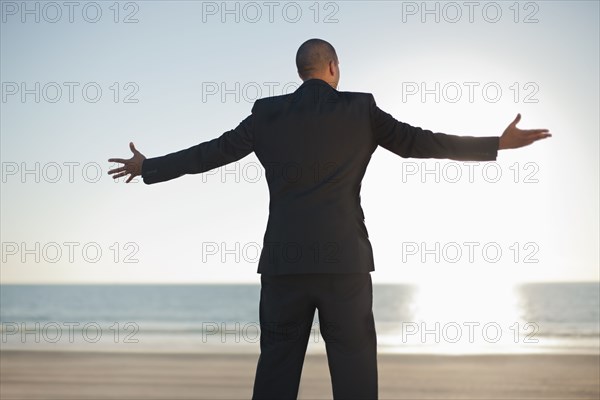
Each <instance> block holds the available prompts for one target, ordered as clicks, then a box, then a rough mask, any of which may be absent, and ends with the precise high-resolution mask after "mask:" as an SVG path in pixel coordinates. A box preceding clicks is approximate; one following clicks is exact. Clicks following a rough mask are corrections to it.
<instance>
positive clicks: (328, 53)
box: [296, 39, 338, 79]
mask: <svg viewBox="0 0 600 400" xmlns="http://www.w3.org/2000/svg"><path fill="white" fill-rule="evenodd" d="M330 61H335V62H338V58H337V54H336V52H335V49H334V48H333V46H332V45H331V44H330V43H329V42H326V41H325V40H322V39H309V40H307V41H306V42H304V43H302V45H301V46H300V48H299V49H298V52H297V53H296V67H297V68H298V74H299V75H300V77H301V78H302V79H306V78H308V77H310V76H311V75H312V74H313V73H314V72H316V71H320V70H322V69H323V68H325V67H326V66H327V65H328V64H329V62H330Z"/></svg>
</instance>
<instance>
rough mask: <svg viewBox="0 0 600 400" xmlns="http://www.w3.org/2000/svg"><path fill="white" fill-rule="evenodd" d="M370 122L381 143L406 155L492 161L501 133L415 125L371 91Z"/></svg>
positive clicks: (398, 153) (495, 154)
mask: <svg viewBox="0 0 600 400" xmlns="http://www.w3.org/2000/svg"><path fill="white" fill-rule="evenodd" d="M369 97H370V99H369V101H370V105H369V107H370V114H371V126H372V129H373V132H374V134H375V140H376V141H377V144H378V145H379V146H382V147H384V148H386V149H387V150H389V151H391V152H392V153H395V154H397V155H399V156H400V157H404V158H409V157H410V158H447V159H451V160H458V161H493V160H495V159H496V157H497V156H498V142H499V137H498V136H488V137H473V136H456V135H448V134H445V133H433V132H431V131H428V130H425V129H421V128H419V127H414V126H411V125H409V124H406V123H404V122H400V121H398V120H396V119H395V118H394V117H392V116H391V115H390V114H388V113H386V112H385V111H382V110H381V109H380V108H379V107H377V105H376V104H375V98H374V97H373V95H369Z"/></svg>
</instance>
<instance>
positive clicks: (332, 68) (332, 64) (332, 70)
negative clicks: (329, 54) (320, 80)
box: [329, 60, 335, 76]
mask: <svg viewBox="0 0 600 400" xmlns="http://www.w3.org/2000/svg"><path fill="white" fill-rule="evenodd" d="M329 73H330V74H331V76H335V61H334V60H331V61H329Z"/></svg>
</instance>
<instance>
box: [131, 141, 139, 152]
mask: <svg viewBox="0 0 600 400" xmlns="http://www.w3.org/2000/svg"><path fill="white" fill-rule="evenodd" d="M129 150H131V152H132V153H133V154H140V152H139V151H138V150H137V149H136V148H135V145H134V144H133V142H129Z"/></svg>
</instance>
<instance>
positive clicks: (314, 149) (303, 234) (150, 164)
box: [142, 79, 499, 275]
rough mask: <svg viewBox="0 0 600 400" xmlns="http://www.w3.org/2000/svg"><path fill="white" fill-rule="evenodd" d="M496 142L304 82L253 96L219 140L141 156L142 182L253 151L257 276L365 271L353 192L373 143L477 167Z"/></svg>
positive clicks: (367, 252)
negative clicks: (260, 204)
mask: <svg viewBox="0 0 600 400" xmlns="http://www.w3.org/2000/svg"><path fill="white" fill-rule="evenodd" d="M498 140H499V138H498V137H469V136H455V135H447V134H444V133H433V132H431V131H428V130H424V129H421V128H418V127H413V126H410V125H408V124H406V123H403V122H400V121H397V120H396V119H394V118H393V117H392V116H391V115H390V114H388V113H386V112H384V111H382V110H381V109H379V107H377V105H376V104H375V99H374V98H373V95H372V94H370V93H354V92H339V91H337V90H335V89H334V88H333V87H331V86H330V85H329V84H327V83H326V82H325V81H323V80H320V79H310V80H307V81H305V82H304V83H303V84H302V85H301V86H300V87H299V88H298V89H297V90H296V91H295V92H294V93H291V94H288V95H283V96H275V97H268V98H264V99H259V100H257V101H256V102H255V103H254V106H253V107H252V114H251V115H250V116H248V117H247V118H246V119H244V120H243V121H242V122H241V123H240V124H239V125H238V126H237V127H236V128H235V129H233V130H230V131H227V132H225V133H224V134H222V135H221V136H220V137H218V138H215V139H213V140H210V141H207V142H204V143H200V144H198V145H196V146H193V147H190V148H189V149H186V150H182V151H179V152H176V153H172V154H168V155H166V156H162V157H156V158H148V159H146V160H145V161H144V163H143V166H142V177H143V180H144V182H145V183H147V184H152V183H156V182H162V181H167V180H169V179H173V178H177V177H179V176H181V175H184V174H197V173H201V172H205V171H208V170H211V169H213V168H217V167H220V166H223V165H225V164H228V163H231V162H234V161H237V160H239V159H241V158H243V157H245V156H247V155H248V154H250V153H251V152H253V151H254V153H256V156H257V157H258V159H259V161H260V162H261V164H262V165H263V167H264V168H265V175H266V179H267V183H268V186H269V192H270V204H269V219H268V223H267V229H266V232H265V235H264V242H263V248H262V252H261V256H260V261H259V265H258V271H257V272H258V273H263V274H269V275H281V274H297V273H356V272H363V273H366V272H369V271H373V270H374V262H373V251H372V248H371V244H370V242H369V236H368V233H367V229H366V227H365V224H364V214H363V211H362V208H361V205H360V188H361V180H362V178H363V176H364V174H365V170H366V168H367V165H368V163H369V160H370V159H371V155H372V154H373V152H374V151H375V149H376V148H377V146H382V147H384V148H386V149H387V150H389V151H391V152H393V153H395V154H398V155H399V156H401V157H413V158H447V159H453V160H462V161H469V160H470V161H486V160H495V159H496V156H497V152H498Z"/></svg>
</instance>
